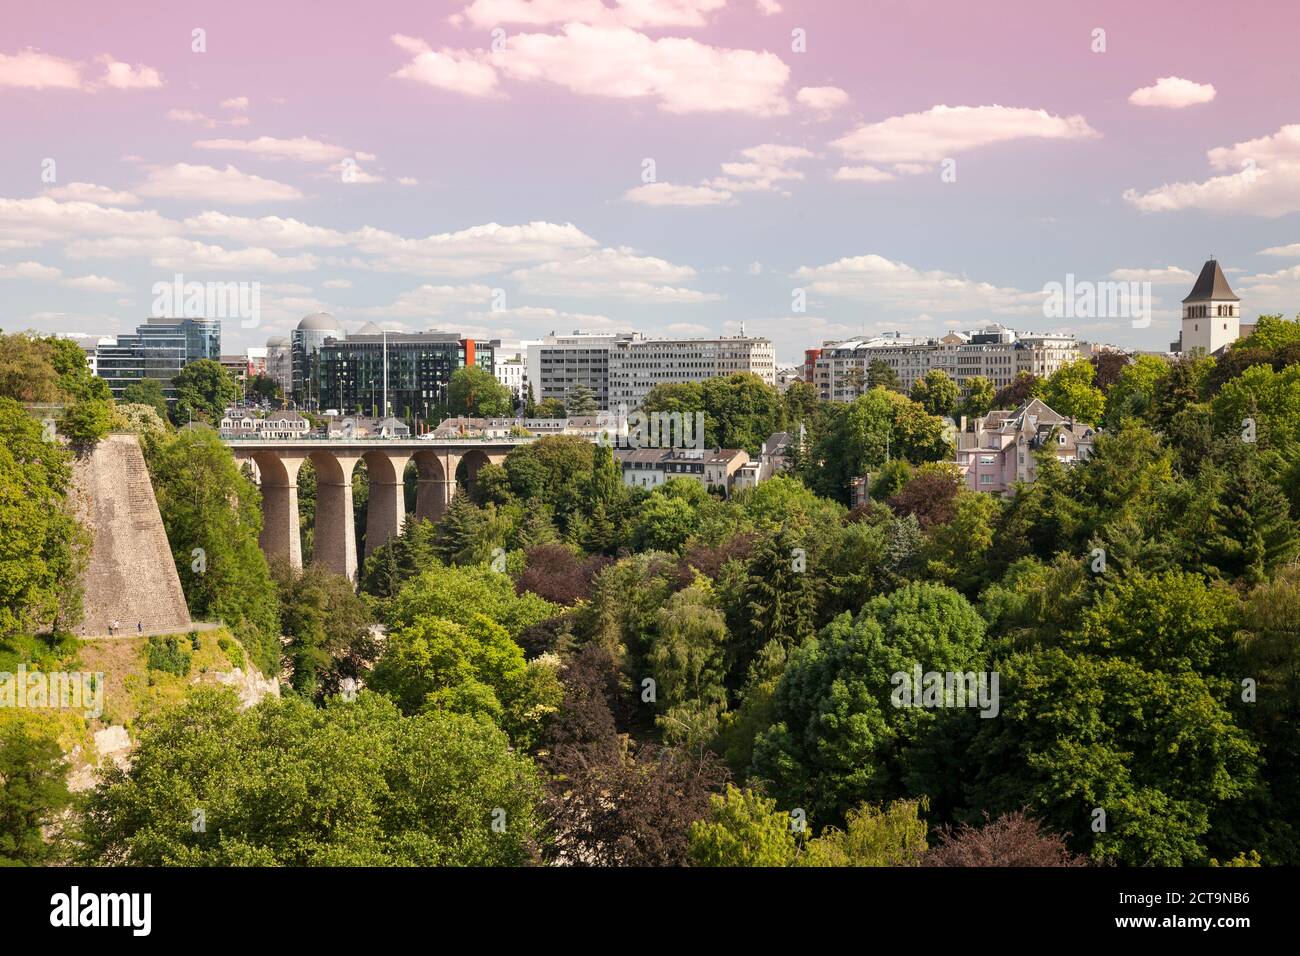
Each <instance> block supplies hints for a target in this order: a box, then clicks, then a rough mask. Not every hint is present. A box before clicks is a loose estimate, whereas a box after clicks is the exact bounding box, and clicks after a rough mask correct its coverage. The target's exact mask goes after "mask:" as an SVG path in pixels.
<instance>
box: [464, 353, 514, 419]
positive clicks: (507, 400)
mask: <svg viewBox="0 0 1300 956" xmlns="http://www.w3.org/2000/svg"><path fill="white" fill-rule="evenodd" d="M514 407H515V403H514V396H512V395H511V394H510V389H509V388H507V387H506V386H505V385H502V384H501V383H500V382H499V381H497V377H496V376H495V375H493V374H492V373H491V372H489V371H488V370H487V369H485V368H480V367H479V366H477V365H466V366H463V367H461V368H458V369H456V371H454V372H452V373H451V381H450V382H449V383H448V385H447V408H448V410H449V411H450V412H451V414H453V415H465V416H469V417H471V418H504V417H506V416H508V415H510V414H512V413H513V412H514Z"/></svg>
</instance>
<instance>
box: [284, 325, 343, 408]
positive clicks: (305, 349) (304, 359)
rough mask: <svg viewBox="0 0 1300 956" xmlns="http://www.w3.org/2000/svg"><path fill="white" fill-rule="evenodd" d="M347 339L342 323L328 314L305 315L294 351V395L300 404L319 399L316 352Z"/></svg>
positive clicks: (293, 339) (293, 337) (295, 335)
mask: <svg viewBox="0 0 1300 956" xmlns="http://www.w3.org/2000/svg"><path fill="white" fill-rule="evenodd" d="M343 338H347V336H346V335H345V334H344V332H343V330H342V329H340V328H339V323H338V320H336V319H335V318H334V316H332V315H330V314H329V313H328V312H313V313H312V314H311V315H305V316H303V318H302V321H300V322H299V323H298V327H297V328H296V329H294V330H293V333H292V335H291V336H290V339H291V350H292V353H293V395H294V397H295V398H297V399H298V400H299V401H302V402H307V403H310V402H311V401H312V400H314V399H315V398H317V397H318V396H317V395H316V390H317V387H318V386H317V383H316V381H315V365H316V363H315V357H316V352H317V351H318V350H319V349H320V347H321V346H322V345H324V344H325V340H326V339H343Z"/></svg>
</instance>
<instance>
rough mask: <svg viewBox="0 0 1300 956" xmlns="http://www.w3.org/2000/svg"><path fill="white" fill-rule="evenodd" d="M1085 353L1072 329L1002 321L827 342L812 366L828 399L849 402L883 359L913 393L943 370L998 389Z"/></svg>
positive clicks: (820, 390) (817, 351) (962, 382)
mask: <svg viewBox="0 0 1300 956" xmlns="http://www.w3.org/2000/svg"><path fill="white" fill-rule="evenodd" d="M1078 357H1079V346H1078V343H1077V342H1076V341H1075V339H1074V336H1073V335H1072V334H1068V333H1038V332H1024V333H1018V332H1016V331H1014V330H1012V329H1008V328H1006V327H1005V326H1002V325H989V326H986V327H984V328H982V329H976V330H972V331H968V332H949V333H947V334H946V335H944V336H942V337H941V338H927V339H921V338H914V337H910V336H903V335H900V334H899V333H896V332H895V333H892V334H889V335H882V336H877V337H874V338H863V339H850V340H849V341H847V342H827V343H825V344H824V345H823V347H822V348H821V349H814V350H811V353H810V355H809V359H808V362H807V364H806V366H805V367H806V369H808V370H809V373H810V374H811V375H812V379H811V381H812V384H813V385H815V386H816V387H817V393H818V395H819V396H820V397H821V398H822V399H823V400H825V401H835V402H847V401H852V400H853V399H854V398H857V397H858V396H859V395H862V394H863V393H864V392H865V391H866V390H867V388H868V376H869V372H870V368H871V363H872V362H876V361H883V362H884V363H885V364H886V365H888V366H889V367H890V368H891V369H893V371H894V372H895V374H897V375H898V385H899V388H901V389H902V390H903V391H909V390H911V388H912V385H913V383H915V382H916V380H917V379H919V378H924V377H925V374H926V373H927V372H929V371H931V370H933V369H940V370H942V371H943V372H945V373H947V375H948V376H949V377H950V378H952V379H953V380H954V381H955V382H956V383H957V385H958V386H959V387H964V386H965V384H966V381H967V380H968V379H971V378H974V377H975V376H983V377H984V378H987V379H988V380H989V381H990V382H992V383H993V386H994V388H1002V387H1003V386H1006V385H1010V384H1011V383H1012V381H1014V380H1015V378H1016V376H1017V375H1019V374H1020V373H1021V372H1029V373H1030V374H1032V375H1036V376H1038V377H1040V378H1042V377H1044V376H1047V375H1051V374H1052V373H1053V372H1055V371H1056V370H1057V369H1059V368H1060V367H1061V366H1062V365H1064V364H1065V363H1067V362H1072V361H1074V360H1075V359H1077V358H1078Z"/></svg>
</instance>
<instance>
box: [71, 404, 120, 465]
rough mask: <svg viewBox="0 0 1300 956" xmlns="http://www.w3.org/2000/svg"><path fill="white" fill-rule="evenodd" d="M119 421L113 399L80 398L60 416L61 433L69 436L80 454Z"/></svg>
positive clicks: (92, 445)
mask: <svg viewBox="0 0 1300 956" xmlns="http://www.w3.org/2000/svg"><path fill="white" fill-rule="evenodd" d="M119 422H120V419H119V418H118V417H117V415H116V414H115V413H114V409H113V403H112V401H110V400H108V399H103V398H84V399H78V400H77V401H75V402H73V403H72V404H71V405H69V406H68V407H67V408H66V409H64V412H63V415H62V417H60V418H59V434H61V435H63V436H64V437H65V438H67V439H68V441H69V442H70V443H71V444H72V447H73V448H75V449H76V450H77V452H78V453H79V454H85V453H86V452H88V451H89V450H90V449H91V448H93V447H94V445H95V443H96V442H98V441H99V440H100V439H101V438H103V437H104V436H105V435H107V434H108V433H109V432H110V431H112V429H113V427H114V426H115V425H117V424H118V423H119Z"/></svg>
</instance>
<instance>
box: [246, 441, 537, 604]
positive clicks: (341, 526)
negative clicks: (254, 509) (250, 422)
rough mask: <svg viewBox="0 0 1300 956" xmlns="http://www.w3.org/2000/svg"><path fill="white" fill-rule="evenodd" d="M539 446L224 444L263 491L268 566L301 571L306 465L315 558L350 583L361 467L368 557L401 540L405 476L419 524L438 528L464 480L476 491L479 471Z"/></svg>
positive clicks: (479, 443)
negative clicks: (284, 563)
mask: <svg viewBox="0 0 1300 956" xmlns="http://www.w3.org/2000/svg"><path fill="white" fill-rule="evenodd" d="M535 440H536V439H535V438H533V437H526V438H496V439H490V440H481V441H473V440H466V439H463V438H459V439H441V440H439V439H404V438H372V439H364V438H353V439H327V438H304V439H290V440H275V439H256V438H249V439H245V438H231V439H226V440H225V443H226V445H228V446H229V447H230V449H231V451H232V452H233V453H234V456H235V461H236V462H238V463H240V464H241V465H242V464H243V463H244V462H249V463H250V464H251V465H252V468H253V474H254V478H255V480H256V481H257V482H258V484H259V485H260V486H261V489H262V535H261V539H260V541H261V545H262V551H263V552H265V554H266V556H267V557H268V558H282V559H283V558H287V559H288V561H289V563H290V564H291V565H293V566H294V567H295V568H297V567H302V539H301V536H300V534H299V527H298V472H299V470H300V469H301V468H302V466H303V464H304V463H305V462H307V461H310V462H311V463H312V465H313V467H314V468H315V469H316V523H315V534H314V536H313V538H312V558H313V560H314V561H315V562H317V563H319V564H322V565H324V566H325V567H327V568H329V569H330V570H332V571H335V572H337V573H339V574H343V575H346V576H347V577H348V578H352V579H355V578H356V573H357V543H356V530H355V528H356V523H355V520H354V517H353V513H352V473H353V471H355V470H356V467H357V465H358V464H359V463H361V462H365V464H366V473H367V475H368V476H369V479H370V498H369V502H368V504H367V506H366V555H367V556H369V554H370V552H371V551H373V550H374V549H375V548H377V547H379V546H380V545H382V544H384V543H385V542H386V541H388V540H389V539H390V538H392V537H394V536H395V535H397V534H399V533H400V532H401V530H402V526H403V524H404V523H405V521H406V496H405V493H404V476H405V473H406V466H407V464H409V463H411V462H414V463H415V467H416V470H417V473H418V476H419V478H418V481H419V484H418V486H417V492H416V498H415V514H416V517H418V518H428V519H429V520H430V521H437V520H438V519H439V518H441V517H442V515H443V513H444V512H445V511H446V510H447V505H448V504H449V503H450V502H451V499H452V496H453V495H454V494H455V493H456V489H457V477H456V476H457V473H458V472H460V470H461V465H462V464H463V465H464V466H465V467H464V472H463V473H462V474H463V476H464V478H463V480H464V481H465V482H466V483H467V484H473V482H474V478H475V476H476V475H477V474H478V471H479V469H480V468H482V467H483V466H484V465H486V464H488V463H489V462H491V463H492V464H496V465H499V464H501V463H502V462H503V461H505V459H506V455H507V454H509V452H510V450H511V449H512V448H516V447H518V446H519V445H526V444H528V443H530V442H532V441H535Z"/></svg>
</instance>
